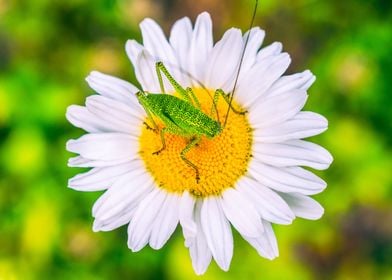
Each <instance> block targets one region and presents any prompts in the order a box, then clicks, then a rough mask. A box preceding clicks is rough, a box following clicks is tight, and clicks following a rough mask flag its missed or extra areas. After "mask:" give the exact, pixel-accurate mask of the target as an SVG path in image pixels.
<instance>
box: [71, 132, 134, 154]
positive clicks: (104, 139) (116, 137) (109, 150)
mask: <svg viewBox="0 0 392 280" xmlns="http://www.w3.org/2000/svg"><path fill="white" fill-rule="evenodd" d="M138 146H139V145H138V143H137V139H136V138H135V137H132V136H131V135H126V134H121V133H94V134H93V133H90V134H85V135H83V136H82V137H80V138H79V139H77V140H73V139H71V140H69V141H68V142H67V150H68V151H70V152H73V153H78V154H80V155H81V156H82V157H84V158H86V159H92V160H105V161H110V160H124V159H125V160H132V159H134V158H137V157H138V155H137V151H138Z"/></svg>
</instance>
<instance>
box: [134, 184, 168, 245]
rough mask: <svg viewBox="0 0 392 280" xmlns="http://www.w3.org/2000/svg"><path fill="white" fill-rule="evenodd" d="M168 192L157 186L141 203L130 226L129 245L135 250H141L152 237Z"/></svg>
mask: <svg viewBox="0 0 392 280" xmlns="http://www.w3.org/2000/svg"><path fill="white" fill-rule="evenodd" d="M166 196H167V192H165V191H162V190H160V189H158V188H155V189H154V190H153V191H152V192H151V193H149V194H148V195H147V196H146V198H145V199H144V200H143V201H142V202H141V203H140V204H139V206H138V207H137V209H136V212H135V214H134V217H133V219H132V220H131V222H130V224H129V226H128V247H129V248H130V249H131V250H132V251H133V252H137V251H140V250H141V249H142V248H143V247H144V246H145V245H146V244H147V243H148V240H149V238H150V234H151V229H152V226H153V222H154V220H155V218H156V217H157V215H158V213H159V211H160V209H161V207H162V205H163V202H164V201H165V199H166Z"/></svg>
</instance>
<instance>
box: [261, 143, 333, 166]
mask: <svg viewBox="0 0 392 280" xmlns="http://www.w3.org/2000/svg"><path fill="white" fill-rule="evenodd" d="M254 158H255V159H256V160H259V161H261V162H264V163H266V164H269V165H273V166H277V167H284V166H296V165H300V166H309V167H312V168H314V169H318V170H324V169H327V168H328V167H329V165H330V164H331V162H332V156H331V154H330V153H329V152H328V151H327V150H326V149H324V148H323V147H321V146H319V145H317V144H314V143H310V142H307V141H303V140H290V141H287V142H284V143H278V144H258V145H255V146H254Z"/></svg>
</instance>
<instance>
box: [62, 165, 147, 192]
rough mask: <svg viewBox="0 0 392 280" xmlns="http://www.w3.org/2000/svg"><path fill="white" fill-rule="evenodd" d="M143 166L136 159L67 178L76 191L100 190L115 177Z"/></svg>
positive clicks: (109, 184) (108, 185)
mask: <svg viewBox="0 0 392 280" xmlns="http://www.w3.org/2000/svg"><path fill="white" fill-rule="evenodd" d="M141 168H143V166H142V163H141V162H140V161H138V160H135V161H132V162H127V163H124V164H119V165H116V166H109V167H96V168H93V169H91V170H90V171H88V172H85V173H82V174H78V175H76V176H74V177H73V178H71V179H69V181H68V185H69V187H70V188H72V189H75V190H78V191H100V190H105V189H107V188H108V187H110V186H111V185H112V184H113V183H114V181H116V179H117V178H118V177H119V176H121V175H123V174H125V173H127V172H129V171H131V170H134V169H141Z"/></svg>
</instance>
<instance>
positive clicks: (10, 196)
mask: <svg viewBox="0 0 392 280" xmlns="http://www.w3.org/2000/svg"><path fill="white" fill-rule="evenodd" d="M252 7H253V2H252V1H251V0H247V1H234V0H232V1H225V0H214V1H212V0H208V1H207V0H199V1H195V0H186V1H180V0H165V1H153V0H134V1H131V0H129V1H114V0H96V1H87V0H69V1H60V0H34V1H28V0H19V1H16V0H0V279H196V278H199V279H392V204H391V202H392V157H391V155H392V109H391V106H392V75H391V73H392V55H391V47H392V1H390V0H368V1H366V0H362V1H361V0H346V1H340V0H329V1H321V0H320V1H317V0H291V1H290V0H282V1H275V0H261V5H260V8H259V10H258V13H257V18H256V25H259V26H261V27H262V28H264V29H265V30H266V32H267V37H266V43H271V42H273V41H281V42H282V43H283V45H284V49H285V51H287V52H289V53H290V54H291V56H292V60H293V63H292V65H291V67H290V69H289V72H290V73H293V72H298V71H302V70H304V69H311V70H312V71H313V72H314V73H315V75H316V76H317V81H316V83H315V84H314V85H313V86H312V87H311V89H310V91H309V94H310V98H309V102H308V104H307V105H306V109H309V110H312V111H316V112H319V113H322V114H323V115H325V116H326V117H327V118H328V119H329V122H330V128H329V130H328V131H327V132H326V133H325V134H323V135H321V136H317V137H314V139H312V140H314V141H315V142H317V143H320V144H322V145H323V146H325V147H327V148H328V149H329V150H330V151H331V153H332V154H333V156H334V158H335V160H334V162H333V164H332V166H331V168H330V169H329V170H328V171H326V172H325V171H324V172H320V173H319V174H320V176H321V177H323V178H324V179H325V180H326V181H327V182H328V188H327V189H326V190H325V191H324V192H323V193H322V194H319V195H317V196H316V198H317V200H318V201H320V202H321V203H322V204H323V206H324V207H325V209H326V211H325V215H324V216H323V218H322V219H321V220H319V221H306V220H301V219H298V220H296V221H295V222H294V223H293V225H291V226H275V230H276V234H277V237H278V243H279V247H280V257H279V258H277V259H276V260H274V261H268V260H265V259H263V258H261V257H259V256H258V255H257V253H256V252H255V251H254V250H253V249H252V248H251V247H250V246H249V245H248V244H246V242H245V241H243V240H242V239H241V238H239V236H238V235H236V236H235V252H234V258H233V262H232V265H231V270H230V272H228V273H225V272H222V271H221V270H220V269H218V268H217V266H216V265H215V264H214V263H213V264H211V266H210V268H209V270H208V271H207V273H206V274H205V275H204V276H203V277H196V276H194V273H193V270H192V268H191V263H190V258H189V254H188V251H187V250H186V249H185V247H184V246H183V237H182V234H181V231H179V230H178V229H177V231H176V233H175V235H174V236H173V238H171V239H170V241H169V242H168V244H167V245H166V246H165V247H164V248H163V249H162V250H160V251H154V250H152V249H150V248H149V247H148V248H145V249H143V250H142V251H141V252H139V253H131V251H130V250H128V249H127V246H126V239H127V237H126V228H125V227H123V228H121V229H118V230H115V231H112V232H108V233H93V232H92V229H91V225H92V217H91V206H92V204H93V203H94V201H95V200H96V199H97V198H98V197H99V195H100V193H98V192H95V193H81V192H76V191H73V190H71V189H68V188H67V179H68V178H70V177H72V176H73V175H74V174H76V173H78V172H80V171H81V170H77V169H71V168H68V167H67V166H66V162H67V159H68V158H69V157H70V156H71V154H70V153H68V152H66V151H65V142H66V140H67V139H69V138H75V137H78V136H80V135H82V133H83V132H82V131H81V130H79V129H76V128H74V127H72V126H71V125H70V124H69V123H68V122H67V121H66V120H65V117H64V114H65V110H66V107H67V106H69V105H70V104H83V103H84V99H85V98H86V96H88V95H90V94H92V93H93V92H92V90H91V89H89V88H88V86H87V85H86V83H85V81H84V78H85V77H86V75H87V74H88V73H89V71H91V70H94V69H96V70H99V71H102V72H106V73H109V74H113V75H116V76H119V77H122V78H124V79H128V80H131V81H134V75H133V73H132V72H133V70H132V67H131V65H130V63H129V61H128V59H127V57H126V55H125V51H124V44H125V41H126V40H127V39H128V38H136V39H137V40H139V41H140V39H141V35H140V32H139V29H138V23H139V22H140V20H142V19H143V18H144V17H147V16H149V17H153V18H154V19H156V20H157V21H158V22H159V23H160V24H161V25H162V26H163V27H164V29H165V31H166V33H167V34H168V32H169V30H170V26H171V24H172V23H173V22H174V20H176V19H178V18H180V17H182V16H189V17H190V18H191V19H192V20H194V19H195V17H196V15H197V14H198V13H199V12H201V11H203V10H207V11H209V12H210V13H211V15H212V18H213V21H214V33H215V40H216V39H218V38H220V36H221V35H222V34H223V32H224V30H225V29H227V28H229V27H231V26H238V27H241V28H242V29H245V28H246V27H247V26H248V24H249V21H250V18H249V17H250V15H251V10H252Z"/></svg>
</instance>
